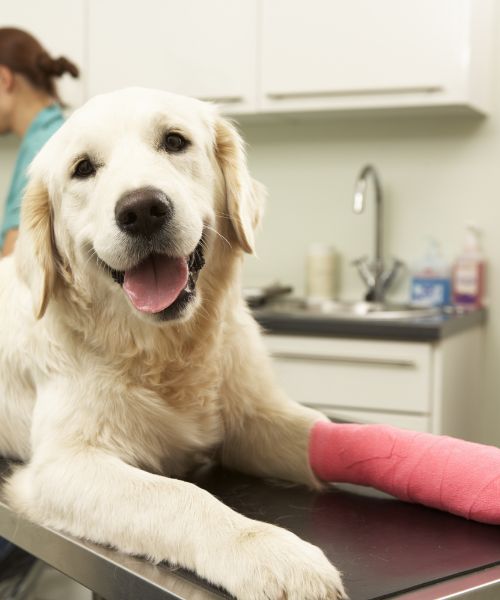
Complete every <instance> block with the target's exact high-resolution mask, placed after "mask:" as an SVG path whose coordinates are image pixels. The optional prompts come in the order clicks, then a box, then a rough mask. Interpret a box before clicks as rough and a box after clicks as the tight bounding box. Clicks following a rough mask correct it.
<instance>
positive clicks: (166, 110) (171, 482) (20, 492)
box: [0, 88, 344, 600]
mask: <svg viewBox="0 0 500 600" xmlns="http://www.w3.org/2000/svg"><path fill="white" fill-rule="evenodd" d="M262 196H263V194H262V189H261V187H260V186H259V185H258V184H256V183H255V182H254V181H253V180H252V179H251V178H250V176H249V173H248V171H247V167H246V161H245V154H244V149H243V145H242V141H241V139H240V137H239V135H238V134H237V132H236V130H235V129H234V127H233V126H232V125H231V124H230V123H229V122H227V121H226V120H224V119H223V118H221V117H220V116H219V115H218V113H217V110H216V108H215V107H214V106H213V105H211V104H208V103H204V102H200V101H198V100H194V99H191V98H185V97H182V96H177V95H174V94H168V93H165V92H160V91H153V90H146V89H139V88H133V89H127V90H122V91H118V92H114V93H111V94H106V95H102V96H97V97H96V98H93V99H92V100H90V101H89V102H88V103H87V104H86V105H85V106H84V107H82V108H81V109H79V110H77V111H76V112H75V113H74V114H73V115H72V116H71V117H70V118H69V119H68V121H67V122H66V123H65V124H64V125H63V127H62V128H61V129H60V130H59V131H58V132H57V133H56V134H55V135H54V137H53V138H52V139H51V140H50V141H49V142H48V143H47V144H46V146H45V147H44V148H43V150H42V151H41V152H40V153H39V155H38V156H37V157H36V158H35V160H34V162H33V164H32V166H31V171H30V183H29V186H28V189H27V191H26V194H25V198H24V201H23V207H22V217H21V227H20V234H19V239H18V242H17V246H16V249H15V253H14V256H13V257H9V258H6V259H3V260H1V261H0V336H1V339H2V345H1V349H0V374H1V376H0V388H1V393H0V453H1V454H3V455H6V456H11V457H15V458H19V459H22V460H23V461H25V464H24V465H23V466H22V467H20V468H18V469H17V470H16V471H15V472H14V474H13V475H12V477H11V478H10V480H9V482H8V484H7V486H6V496H7V500H8V502H9V503H10V504H11V505H12V506H13V507H14V508H15V509H16V510H18V511H19V512H20V513H22V514H23V515H25V516H26V517H27V518H29V519H32V520H33V521H35V522H37V523H40V524H42V525H45V526H50V527H54V528H56V529H60V530H63V531H66V532H69V533H71V534H73V535H76V536H81V537H84V538H87V539H90V540H93V541H95V542H98V543H103V544H109V545H111V546H113V547H115V548H117V549H118V550H120V551H121V552H126V553H131V554H136V555H144V556H146V557H149V558H150V559H152V560H154V561H168V562H169V563H170V564H172V565H180V566H182V567H185V568H187V569H191V570H193V571H195V572H196V573H198V574H199V575H200V576H202V577H204V578H205V579H207V580H209V581H211V582H213V583H215V584H218V585H221V586H223V587H224V588H226V589H227V590H228V591H229V592H230V593H231V594H233V595H234V596H236V597H237V598H239V599H249V600H250V599H252V600H261V599H265V598H267V599H271V600H275V599H276V600H277V599H281V598H287V599H288V600H293V599H294V600H319V599H326V598H340V597H342V596H343V595H344V591H343V588H342V583H341V579H340V576H339V573H338V571H337V570H336V569H335V567H333V566H332V565H331V564H330V563H329V562H328V560H327V559H326V557H325V556H324V554H323V553H322V552H321V551H320V550H319V549H318V548H316V547H314V546H312V545H311V544H308V543H306V542H304V541H302V540H300V539H299V538H298V537H296V536H295V535H293V534H292V533H290V532H289V531H286V530H284V529H281V528H279V527H276V526H273V525H270V524H267V523H262V522H258V521H253V520H250V519H248V518H246V517H244V516H242V515H240V514H238V513H236V512H234V511H232V510H231V509H229V508H228V507H226V506H225V505H223V504H222V503H221V502H219V501H218V500H216V499H215V498H214V497H213V496H211V495H210V494H208V493H207V492H206V491H204V490H202V489H200V488H198V487H197V486H195V485H193V484H191V483H188V482H185V481H182V480H179V479H174V478H169V477H179V476H182V474H183V473H185V472H186V471H187V470H188V469H191V468H192V467H193V466H194V465H196V464H197V463H199V462H200V461H203V460H207V458H208V457H212V456H214V455H215V456H217V457H218V458H219V460H220V461H221V463H222V464H224V465H227V466H228V467H231V468H236V469H240V470H242V471H246V472H248V473H253V474H257V475H261V476H272V477H278V478H282V479H287V480H290V481H294V482H299V483H303V484H306V485H309V486H311V487H313V488H318V487H319V486H320V483H319V481H318V480H317V479H316V478H315V476H314V474H313V473H312V471H311V469H310V466H309V462H308V437H309V432H310V429H311V426H312V425H313V423H314V422H315V421H317V420H318V419H322V418H325V417H323V416H322V415H321V414H320V413H318V412H316V411H314V410H311V409H309V408H305V407H303V406H301V405H299V404H297V403H295V402H292V401H291V400H289V399H288V398H287V397H285V396H284V394H283V393H282V392H281V391H280V390H279V389H278V388H277V386H276V384H275V381H274V377H273V373H272V368H271V365H270V361H269V359H268V357H267V356H266V352H265V350H264V347H263V343H262V341H261V338H260V333H259V328H258V326H257V324H256V323H255V321H254V319H253V318H252V316H251V314H250V313H249V311H248V310H247V308H246V306H245V304H244V301H243V299H242V295H241V282H240V269H241V263H242V257H243V254H244V252H248V253H251V252H252V251H253V248H254V228H255V226H256V225H257V223H258V221H259V218H260V215H261V211H262V205H263V197H262Z"/></svg>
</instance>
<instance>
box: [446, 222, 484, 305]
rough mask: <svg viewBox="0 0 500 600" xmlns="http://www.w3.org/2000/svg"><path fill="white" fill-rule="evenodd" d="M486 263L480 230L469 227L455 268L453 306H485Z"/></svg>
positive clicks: (472, 226)
mask: <svg viewBox="0 0 500 600" xmlns="http://www.w3.org/2000/svg"><path fill="white" fill-rule="evenodd" d="M484 288H485V261H484V256H483V253H482V251H481V244H480V242H479V230H478V228H477V227H475V226H474V225H471V224H469V225H467V226H466V230H465V238H464V245H463V249H462V252H461V254H460V255H459V256H458V257H457V259H456V261H455V264H454V266H453V304H455V305H456V306H460V307H462V308H470V309H473V308H481V307H482V306H483V305H484Z"/></svg>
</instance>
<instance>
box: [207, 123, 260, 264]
mask: <svg viewBox="0 0 500 600" xmlns="http://www.w3.org/2000/svg"><path fill="white" fill-rule="evenodd" d="M215 136H216V137H215V154H216V157H217V160H218V162H219V165H220V167H221V169H222V173H223V175H224V180H225V184H226V206H227V211H228V214H229V217H230V219H231V223H232V225H233V228H234V231H235V233H236V237H237V239H238V242H239V244H240V246H241V247H242V248H243V250H244V251H245V252H248V253H249V254H253V252H254V247H255V235H254V231H255V228H256V227H257V225H258V223H259V221H260V218H261V216H262V212H263V209H264V200H265V190H264V186H262V185H261V184H260V183H258V182H257V181H255V180H254V179H252V178H251V177H250V174H249V172H248V168H247V162H246V156H245V149H244V145H243V140H242V139H241V137H240V135H239V134H238V132H237V131H236V129H235V127H234V126H233V125H232V124H231V123H229V121H227V120H225V119H222V118H218V120H217V121H216V124H215Z"/></svg>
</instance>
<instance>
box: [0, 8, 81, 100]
mask: <svg viewBox="0 0 500 600" xmlns="http://www.w3.org/2000/svg"><path fill="white" fill-rule="evenodd" d="M84 22H85V0H71V2H68V1H67V0H44V1H43V2H40V0H17V2H5V1H4V2H2V8H1V10H0V27H18V28H20V29H24V30H26V31H28V32H29V33H31V34H32V35H34V36H35V37H36V38H37V39H38V40H39V41H40V42H41V44H42V45H43V46H44V47H45V48H46V50H47V52H49V53H50V54H51V55H52V56H54V57H55V58H58V57H59V56H61V55H63V56H65V57H66V58H68V59H69V60H71V62H73V63H75V64H76V65H77V66H78V67H79V68H80V71H81V75H80V78H79V79H73V78H72V77H71V76H69V75H64V77H63V78H62V79H60V80H59V79H58V80H56V82H57V86H58V90H59V93H60V95H61V98H62V99H63V100H64V102H66V103H67V104H68V105H69V106H70V108H76V107H77V106H79V105H80V104H81V103H82V101H83V100H84V95H85V94H84V79H85V75H86V64H85V29H84V27H83V23H84Z"/></svg>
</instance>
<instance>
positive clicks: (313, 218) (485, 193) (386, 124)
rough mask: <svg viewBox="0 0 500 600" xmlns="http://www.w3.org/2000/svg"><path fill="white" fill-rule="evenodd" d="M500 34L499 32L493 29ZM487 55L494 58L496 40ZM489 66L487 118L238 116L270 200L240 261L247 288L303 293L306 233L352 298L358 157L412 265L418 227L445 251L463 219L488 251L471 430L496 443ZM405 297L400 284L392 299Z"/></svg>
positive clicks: (495, 213)
mask: <svg viewBox="0 0 500 600" xmlns="http://www.w3.org/2000/svg"><path fill="white" fill-rule="evenodd" d="M497 37H498V36H497ZM496 56H497V57H499V58H500V40H499V43H498V51H497V52H496ZM499 58H497V59H496V63H495V85H494V88H495V89H494V101H493V112H492V114H491V116H490V117H489V118H487V119H481V118H477V117H467V118H464V117H456V116H455V117H453V116H449V115H448V116H440V117H438V116H434V117H431V116H427V117H422V116H419V117H409V116H403V115H398V116H379V117H373V116H371V117H360V118H351V117H350V118H342V117H339V116H336V117H335V118H330V119H321V120H315V121H314V120H308V121H301V122H293V121H287V122H281V123H279V122H278V123H276V122H274V123H267V124H259V125H255V124H253V125H249V124H244V125H243V126H242V133H243V135H244V137H245V138H246V140H247V142H248V144H249V148H248V151H249V159H250V165H251V168H252V171H253V174H254V176H255V177H256V178H258V179H260V180H261V181H262V182H264V183H265V184H266V186H267V187H268V190H269V195H270V199H269V202H268V208H267V214H266V216H265V219H264V223H263V226H262V229H261V232H260V234H259V237H258V245H257V249H258V255H259V258H258V259H256V258H250V259H249V260H248V261H247V264H246V269H245V279H244V280H245V283H246V284H247V285H254V284H265V283H269V282H271V281H274V280H276V279H279V280H280V281H282V282H285V283H291V284H292V285H293V286H294V287H295V288H296V291H297V293H299V294H300V293H303V285H304V257H305V254H306V251H307V246H308V244H309V243H311V242H313V241H324V242H330V243H332V244H333V245H334V246H335V247H336V248H337V249H338V251H339V253H340V254H341V257H342V262H341V280H342V296H344V297H346V298H358V299H359V298H361V297H362V293H363V285H362V284H361V282H360V280H359V278H358V276H357V274H356V273H355V272H354V268H353V267H351V266H350V264H349V263H350V261H351V260H352V259H354V258H356V257H359V256H361V255H363V254H369V255H370V256H372V255H373V231H374V226H373V223H374V221H373V219H374V211H373V203H370V207H369V208H370V210H368V211H367V212H366V213H364V214H363V215H354V214H353V212H352V193H353V185H354V180H355V177H356V175H357V173H358V171H359V169H360V167H361V166H362V165H363V164H365V163H366V162H373V163H374V164H375V165H376V166H377V167H378V168H379V170H380V173H381V176H382V183H383V186H384V191H385V203H386V236H385V240H386V249H387V253H388V254H389V255H396V256H398V257H399V258H402V259H403V260H404V261H405V262H407V263H411V262H412V261H413V260H415V258H417V257H418V256H419V255H420V254H421V252H422V247H423V236H424V235H426V234H432V235H433V236H435V237H436V238H437V239H439V240H440V241H441V242H442V245H443V250H444V251H445V253H446V255H447V256H448V257H449V258H452V257H453V256H454V255H456V254H457V253H458V251H459V249H460V246H461V242H462V238H463V228H464V224H465V222H467V221H474V222H475V223H477V224H478V225H479V226H480V228H481V229H482V231H483V245H484V250H485V253H486V255H487V259H488V296H489V305H490V309H489V322H488V324H487V330H486V339H485V357H486V359H485V364H484V378H483V379H484V381H483V383H484V390H483V394H482V396H483V398H471V402H472V403H474V405H475V406H477V419H478V424H477V431H478V434H477V437H478V439H480V440H482V441H484V442H488V443H495V444H499V445H500V315H499V311H498V309H497V307H498V306H499V305H500V60H499ZM405 294H407V280H403V281H400V285H399V287H398V290H397V291H396V296H397V297H400V298H401V297H404V296H405Z"/></svg>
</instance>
